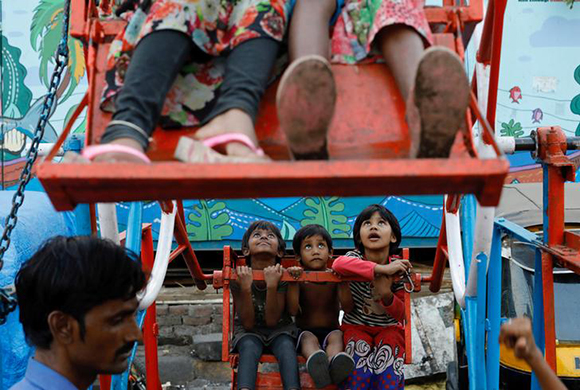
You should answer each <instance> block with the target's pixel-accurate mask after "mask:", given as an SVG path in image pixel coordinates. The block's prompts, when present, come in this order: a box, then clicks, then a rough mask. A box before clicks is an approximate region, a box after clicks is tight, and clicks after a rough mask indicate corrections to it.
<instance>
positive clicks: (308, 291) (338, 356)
mask: <svg viewBox="0 0 580 390" xmlns="http://www.w3.org/2000/svg"><path fill="white" fill-rule="evenodd" d="M292 246H293V248H294V253H295V255H296V259H297V260H298V261H299V262H300V265H301V266H302V267H291V268H288V272H289V273H290V275H292V276H293V277H294V278H295V279H298V278H299V277H300V276H301V275H302V272H303V271H322V272H324V271H326V270H327V265H328V261H329V260H330V258H331V257H332V238H331V236H330V234H329V233H328V231H327V230H326V229H325V228H324V227H322V226H320V225H306V226H304V227H302V228H301V229H300V230H298V231H297V232H296V234H295V235H294V239H293V241H292ZM352 305H353V303H352V297H351V295H350V288H349V286H348V283H328V282H324V283H308V282H303V283H290V285H289V287H288V311H289V312H290V314H291V315H293V316H295V317H296V325H297V326H298V327H299V328H300V330H301V333H300V336H299V337H298V343H297V345H296V349H298V350H299V351H300V352H301V353H302V356H304V358H306V359H307V360H306V369H307V371H308V373H309V374H310V376H311V377H312V380H313V381H314V384H315V386H316V388H318V389H322V388H324V387H326V386H329V385H330V384H332V383H334V384H339V383H341V382H342V381H343V380H345V379H346V377H347V376H348V375H349V374H350V373H351V372H352V370H353V369H354V360H353V359H352V357H350V355H348V354H346V353H345V352H343V351H344V344H343V342H342V332H341V331H340V329H339V323H338V315H339V311H340V309H341V307H342V309H343V310H344V311H345V312H349V311H350V310H351V309H352Z"/></svg>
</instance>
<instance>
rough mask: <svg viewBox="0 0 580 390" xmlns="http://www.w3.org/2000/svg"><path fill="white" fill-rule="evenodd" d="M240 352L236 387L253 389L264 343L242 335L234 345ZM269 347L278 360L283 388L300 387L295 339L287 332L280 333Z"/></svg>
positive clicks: (255, 338)
mask: <svg viewBox="0 0 580 390" xmlns="http://www.w3.org/2000/svg"><path fill="white" fill-rule="evenodd" d="M236 349H237V350H238V352H239V354H240V363H239V365H238V389H252V390H253V389H254V388H255V387H256V376H257V374H258V361H259V360H260V357H261V356H262V351H263V349H264V344H263V343H262V340H260V339H259V338H258V337H256V336H253V335H251V334H248V335H246V336H244V337H242V338H241V339H240V340H239V341H238V344H237V346H236ZM270 349H271V350H272V353H273V354H274V356H276V359H277V360H278V367H279V369H280V376H281V377H282V384H283V385H284V390H290V389H300V377H299V375H298V361H297V359H296V341H295V340H294V338H292V337H290V336H289V335H287V334H281V335H279V336H278V337H276V338H275V339H274V340H272V343H271V344H270Z"/></svg>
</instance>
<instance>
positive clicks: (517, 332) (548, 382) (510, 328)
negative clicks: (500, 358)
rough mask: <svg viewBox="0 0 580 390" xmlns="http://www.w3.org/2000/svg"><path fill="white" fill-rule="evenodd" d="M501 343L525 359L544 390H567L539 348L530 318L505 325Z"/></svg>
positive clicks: (502, 330) (511, 321)
mask: <svg viewBox="0 0 580 390" xmlns="http://www.w3.org/2000/svg"><path fill="white" fill-rule="evenodd" d="M499 342H500V343H503V344H504V345H505V346H506V347H507V348H509V349H513V350H514V354H515V355H516V357H517V358H519V359H524V360H525V361H526V362H527V363H528V364H529V365H530V367H531V368H532V370H533V371H534V372H535V373H536V376H537V377H538V382H540V386H541V387H542V389H546V390H548V389H549V390H566V386H564V384H563V383H562V382H561V381H560V379H559V378H558V376H557V375H556V374H555V373H554V371H552V369H551V368H550V366H548V363H546V361H545V360H544V356H543V355H542V351H540V349H539V348H538V347H537V345H536V342H535V341H534V336H533V334H532V323H531V321H530V319H529V318H525V317H522V318H514V319H512V320H510V321H508V322H507V323H505V324H503V325H502V327H501V330H500V333H499Z"/></svg>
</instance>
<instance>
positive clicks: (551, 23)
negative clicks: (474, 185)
mask: <svg viewBox="0 0 580 390" xmlns="http://www.w3.org/2000/svg"><path fill="white" fill-rule="evenodd" d="M579 37H580V7H578V4H576V5H575V6H573V7H572V8H570V7H569V6H568V5H567V4H565V3H563V2H547V1H522V0H520V1H508V5H507V9H506V17H505V31H504V39H503V47H502V58H501V67H500V80H499V90H498V99H497V115H496V123H495V128H496V132H497V135H500V136H512V137H522V136H527V135H529V134H530V132H531V131H532V130H534V129H536V128H538V127H541V126H554V125H557V126H560V127H561V128H562V129H563V130H564V132H565V133H566V134H567V135H568V136H580V57H579V56H578V53H579V51H580V38H579ZM572 155H573V156H574V159H575V160H576V162H580V152H575V153H572ZM509 158H510V162H511V165H512V172H511V174H510V176H509V178H508V182H531V181H541V175H542V173H541V170H540V169H539V167H538V166H537V165H535V164H534V161H533V160H532V159H531V156H530V154H529V153H527V152H526V153H523V152H522V153H518V154H517V155H515V156H510V157H509Z"/></svg>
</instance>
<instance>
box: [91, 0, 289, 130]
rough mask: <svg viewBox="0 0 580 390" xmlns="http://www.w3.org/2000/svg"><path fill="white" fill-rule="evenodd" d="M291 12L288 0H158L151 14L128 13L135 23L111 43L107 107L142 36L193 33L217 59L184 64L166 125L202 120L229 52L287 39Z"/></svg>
mask: <svg viewBox="0 0 580 390" xmlns="http://www.w3.org/2000/svg"><path fill="white" fill-rule="evenodd" d="M289 11H290V5H289V4H288V0H157V1H155V2H154V3H153V5H152V6H151V9H150V10H149V12H148V14H147V17H146V18H139V17H135V18H133V16H135V15H138V14H137V13H133V12H127V13H125V14H124V15H123V16H124V18H125V19H127V20H128V22H129V23H128V25H127V27H126V28H125V29H124V30H123V31H121V32H120V33H119V35H118V36H117V37H116V39H115V40H114V41H113V42H112V43H111V48H110V52H109V56H108V60H107V74H106V80H107V85H106V86H105V89H104V91H103V96H102V101H101V108H102V109H103V110H105V111H114V99H113V98H114V97H115V95H116V94H117V93H118V92H119V90H120V89H121V87H122V86H123V81H124V76H125V73H126V70H127V68H128V66H129V63H130V61H131V54H132V51H133V49H134V48H135V47H136V45H137V44H138V43H139V41H140V40H141V39H142V38H143V37H144V36H146V35H147V34H150V33H152V32H154V31H159V30H175V31H181V32H183V33H185V34H187V35H189V36H190V37H191V39H192V40H193V42H194V43H195V44H196V46H197V47H199V48H200V49H201V50H203V51H204V52H206V53H207V54H209V55H210V56H212V57H213V58H212V59H211V60H210V61H207V62H204V63H191V64H188V65H187V66H185V67H184V69H183V70H182V71H181V73H180V74H179V75H178V76H177V79H176V80H175V83H174V85H173V87H172V88H171V90H170V91H169V93H168V95H167V98H166V100H165V105H164V107H163V111H162V119H161V121H160V124H161V125H162V126H164V125H165V126H166V127H170V126H192V125H197V124H199V123H200V122H201V121H203V116H204V114H203V113H204V112H207V111H208V110H207V109H206V108H207V107H210V106H211V105H213V103H214V99H215V98H216V90H217V88H218V87H219V86H220V84H221V82H222V80H223V72H224V68H225V66H224V65H225V56H227V54H228V53H229V52H230V51H231V50H232V49H234V48H235V47H236V46H237V45H239V44H240V43H242V42H245V41H247V40H249V39H254V38H260V37H268V38H271V39H274V40H276V41H282V39H283V37H284V34H285V31H286V25H287V15H288V13H289ZM133 19H134V20H133Z"/></svg>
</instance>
